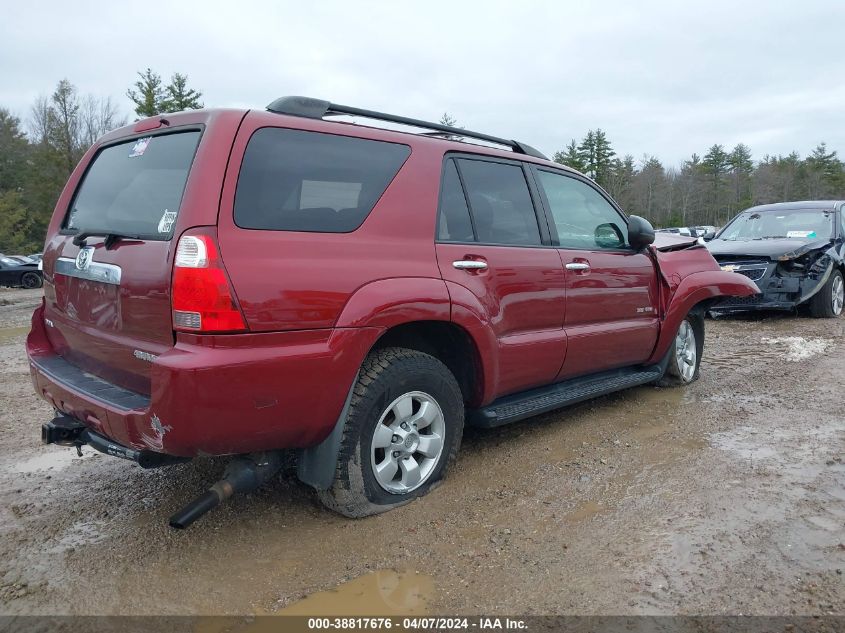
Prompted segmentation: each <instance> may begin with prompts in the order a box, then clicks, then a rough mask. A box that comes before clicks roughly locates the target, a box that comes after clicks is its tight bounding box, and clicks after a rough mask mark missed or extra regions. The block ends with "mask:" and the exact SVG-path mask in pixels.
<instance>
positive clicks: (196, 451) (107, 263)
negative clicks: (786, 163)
mask: <svg viewBox="0 0 845 633" xmlns="http://www.w3.org/2000/svg"><path fill="white" fill-rule="evenodd" d="M340 115H346V116H347V117H348V116H350V115H351V116H353V117H355V119H356V120H371V121H388V122H390V123H391V124H402V125H405V126H413V127H416V128H425V129H427V130H429V131H428V132H427V133H424V134H415V133H410V132H407V131H406V132H403V131H395V130H387V129H383V128H379V127H370V126H365V125H362V124H356V123H353V122H348V121H346V122H344V121H339V120H337V118H336V117H337V116H340ZM332 117H335V120H326V119H331V118H332ZM394 127H395V125H394ZM494 145H496V146H500V147H499V148H494V147H492V146H494ZM660 239H661V242H660V243H658V244H653V243H652V242H653V241H654V231H653V229H652V228H651V226H650V225H649V224H648V222H646V221H645V220H643V219H642V218H638V217H636V216H627V215H625V213H623V212H622V210H621V209H619V207H618V206H617V205H616V204H615V203H614V202H613V200H612V199H611V198H610V197H609V196H608V195H607V194H606V193H605V192H604V191H602V189H601V188H599V187H598V186H596V184H595V183H594V182H592V181H591V180H589V179H587V178H585V177H584V176H582V175H581V174H579V173H577V172H574V171H572V170H571V169H568V168H566V167H563V166H561V165H558V164H556V163H553V162H551V161H549V160H547V159H546V158H545V157H544V156H543V155H542V154H540V153H539V152H537V151H536V150H534V149H532V148H531V147H529V146H527V145H525V144H522V143H519V142H516V141H510V140H506V139H501V138H496V137H492V136H489V135H485V134H478V133H474V132H469V131H467V130H462V129H456V128H451V127H447V126H442V125H438V124H434V123H428V122H425V121H418V120H414V119H408V118H405V117H398V116H392V115H388V114H384V113H379V112H372V111H368V110H361V109H358V108H351V107H347V106H340V105H337V104H332V103H328V102H325V101H319V100H316V99H306V98H301V97H288V98H282V99H279V100H277V101H275V102H273V103H272V104H271V105H270V106H268V108H267V111H254V110H249V111H243V110H206V111H196V112H186V113H180V114H173V115H169V114H168V115H163V116H159V117H155V118H151V119H145V120H142V121H139V122H138V123H136V124H134V125H133V126H128V127H125V128H122V129H120V130H117V131H115V132H112V133H110V134H108V135H106V136H105V137H103V138H102V139H100V141H98V142H97V143H96V144H95V145H94V147H92V148H91V149H90V150H89V151H88V152H87V154H86V155H85V157H84V158H83V159H82V161H81V162H80V164H79V166H78V167H77V168H76V170H75V171H74V172H73V174H72V175H71V177H70V180H69V181H68V183H67V186H66V187H65V189H64V192H63V193H62V196H61V198H60V199H59V201H58V204H57V206H56V210H55V212H54V214H53V219H52V222H51V223H50V227H49V231H48V234H47V243H46V247H45V250H44V295H45V297H44V303H43V305H42V306H41V307H39V308H38V309H37V310H36V312H35V314H34V315H33V319H32V332H31V333H30V335H29V338H28V339H27V352H28V355H29V361H30V367H31V372H32V379H33V382H34V384H35V389H36V391H37V392H38V394H39V395H40V396H42V397H43V398H45V399H46V400H47V401H48V402H50V403H51V404H52V405H53V407H54V408H55V409H56V412H57V413H56V418H55V419H54V420H52V421H51V422H49V423H47V424H45V425H44V426H43V428H42V435H43V440H44V441H45V442H48V443H52V442H56V443H60V444H67V445H76V446H77V447H79V446H81V445H83V444H89V445H91V446H93V447H94V448H97V449H99V450H101V451H104V452H106V453H109V454H112V455H115V456H118V457H123V458H127V459H131V460H133V461H136V462H138V463H139V464H141V465H142V466H144V467H151V466H159V465H163V464H168V463H172V462H175V461H185V460H187V459H190V458H192V457H195V456H200V455H236V456H239V457H237V458H236V459H234V460H233V462H232V464H233V465H232V466H231V467H230V469H229V470H228V472H227V474H226V477H225V479H224V480H223V481H221V482H219V483H218V484H216V485H215V486H214V487H213V488H212V489H211V490H210V491H209V492H208V493H206V495H204V496H203V497H200V498H199V499H198V500H197V501H196V502H195V503H194V504H191V505H190V506H189V507H188V508H186V510H185V512H182V513H180V514H178V515H176V516H174V518H173V520H172V521H171V522H172V524H173V525H175V526H177V527H184V526H185V525H187V524H188V523H190V522H191V521H192V520H194V519H195V518H196V517H197V516H199V515H200V514H202V512H204V511H206V510H207V509H209V508H210V507H212V506H213V505H214V504H216V503H217V502H219V501H220V500H221V499H223V498H225V497H226V496H228V495H230V494H232V493H233V492H236V491H239V490H247V489H250V488H252V487H254V486H256V485H258V484H259V483H261V482H262V481H264V480H266V479H267V478H268V477H270V476H271V475H272V474H273V473H275V472H276V471H277V470H278V467H279V465H280V463H281V460H280V458H279V455H280V451H279V450H277V449H297V451H296V454H297V472H298V475H299V477H300V479H302V481H304V482H306V483H308V484H310V485H312V486H313V487H314V488H316V489H317V490H318V491H319V495H320V498H321V499H322V501H323V502H324V503H325V504H326V505H327V506H329V507H330V508H332V509H334V510H337V511H338V512H341V513H343V514H345V515H348V516H356V517H357V516H364V515H367V514H372V513H374V512H379V511H383V510H386V509H389V508H392V507H395V506H397V505H399V504H402V503H404V502H407V501H409V500H411V499H413V498H414V497H417V496H420V495H422V494H424V493H425V492H426V491H427V490H429V489H430V488H431V486H432V485H434V484H435V483H436V482H437V481H439V480H440V479H441V478H442V477H443V474H444V472H445V470H446V468H447V466H448V464H449V463H450V462H451V461H452V460H453V459H454V458H455V455H456V454H457V452H458V447H459V445H460V442H461V434H462V431H463V426H464V423H465V422H466V423H467V424H473V425H478V426H483V427H493V426H498V425H501V424H506V423H509V422H514V421H516V420H521V419H524V418H527V417H529V416H532V415H535V414H538V413H542V412H545V411H550V410H552V409H556V408H559V407H562V406H565V405H568V404H571V403H574V402H579V401H582V400H585V399H588V398H594V397H596V396H600V395H603V394H606V393H609V392H612V391H616V390H618V389H623V388H626V387H630V386H633V385H641V384H646V383H659V384H684V383H689V382H691V381H693V380H695V379H696V378H697V377H698V367H699V363H700V360H701V354H702V350H703V343H704V321H703V315H704V312H705V310H706V309H707V307H708V306H709V305H711V304H712V303H713V302H715V301H718V300H719V299H720V297H724V296H749V295H752V294H756V293H757V292H758V289H757V287H756V286H755V285H754V283H753V282H751V281H750V280H749V279H748V278H747V277H744V276H742V275H739V274H735V273H730V272H723V271H721V270H720V269H719V267H718V266H717V264H716V262H715V261H714V259H713V257H712V256H711V255H710V254H709V253H708V251H707V249H706V248H704V247H703V246H701V245H699V244H698V243H697V242H696V241H695V240H694V239H690V238H686V239H684V238H676V237H670V236H666V237H661V238H660Z"/></svg>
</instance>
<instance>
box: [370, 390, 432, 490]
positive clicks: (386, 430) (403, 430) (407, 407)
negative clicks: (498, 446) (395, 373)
mask: <svg viewBox="0 0 845 633" xmlns="http://www.w3.org/2000/svg"><path fill="white" fill-rule="evenodd" d="M445 436H446V420H445V418H444V417H443V411H442V410H441V409H440V405H438V404H437V401H436V400H435V399H434V398H432V397H431V396H430V395H428V394H427V393H423V392H422V391H411V392H408V393H405V394H402V395H401V396H399V397H398V398H396V400H394V401H393V402H391V403H390V405H388V407H387V409H386V410H385V411H384V413H382V415H381V417H380V418H379V421H378V423H377V424H376V428H375V431H374V433H373V441H372V448H371V449H370V462H371V464H372V468H373V475H374V476H375V478H376V481H377V482H378V484H379V486H381V487H382V488H384V489H385V490H387V491H388V492H391V493H393V494H406V493H408V492H411V491H413V490H416V489H417V488H419V487H420V486H421V485H422V484H423V483H425V481H426V480H427V479H428V478H429V477H430V476H431V474H432V473H433V472H434V469H435V468H436V466H437V464H438V462H439V461H440V457H441V455H442V454H443V445H444V438H445Z"/></svg>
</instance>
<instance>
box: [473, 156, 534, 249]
mask: <svg viewBox="0 0 845 633" xmlns="http://www.w3.org/2000/svg"><path fill="white" fill-rule="evenodd" d="M458 163H459V165H460V170H461V176H462V177H463V180H464V186H465V187H466V192H467V196H468V197H469V206H470V210H471V212H472V218H473V221H474V223H475V231H476V234H477V236H478V241H479V242H482V243H485V244H522V245H530V244H539V243H540V229H539V227H538V226H537V216H536V215H535V214H534V205H533V203H532V202H531V194H530V193H528V185H527V184H526V182H525V175H524V174H523V172H522V168H521V167H519V166H517V165H508V164H504V163H491V162H486V161H480V160H460V161H458Z"/></svg>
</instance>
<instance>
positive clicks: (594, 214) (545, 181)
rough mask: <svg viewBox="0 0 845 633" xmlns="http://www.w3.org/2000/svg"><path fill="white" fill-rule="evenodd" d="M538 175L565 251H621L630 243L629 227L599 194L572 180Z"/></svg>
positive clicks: (561, 176)
mask: <svg viewBox="0 0 845 633" xmlns="http://www.w3.org/2000/svg"><path fill="white" fill-rule="evenodd" d="M537 173H538V174H539V177H540V185H541V186H542V188H543V191H544V193H545V194H546V199H547V200H548V201H549V207H550V208H551V212H552V217H553V219H554V223H555V228H556V229H557V235H558V239H559V240H560V245H561V246H562V247H565V248H583V249H590V250H593V249H619V248H623V247H624V246H625V244H627V243H628V226H627V225H626V224H625V221H624V220H623V218H622V216H621V215H620V214H619V212H618V211H616V209H614V208H613V206H612V205H611V204H610V203H609V202H608V201H607V200H606V199H605V198H604V196H602V195H601V194H600V193H599V192H598V191H596V190H595V189H593V188H592V187H591V186H590V185H588V184H587V183H585V182H582V181H580V180H577V179H575V178H570V177H569V176H564V175H561V174H556V173H553V172H548V171H542V170H540V171H538V172H537Z"/></svg>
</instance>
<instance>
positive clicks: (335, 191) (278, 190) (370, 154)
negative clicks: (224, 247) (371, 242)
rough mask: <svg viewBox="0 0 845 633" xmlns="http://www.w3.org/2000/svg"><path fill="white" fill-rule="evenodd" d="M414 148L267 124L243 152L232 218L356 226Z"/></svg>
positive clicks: (277, 224)
mask: <svg viewBox="0 0 845 633" xmlns="http://www.w3.org/2000/svg"><path fill="white" fill-rule="evenodd" d="M410 153H411V150H410V148H409V147H408V146H407V145H399V144H397V143H385V142H382V141H372V140H367V139H361V138H353V137H349V136H337V135H334V134H322V133H319V132H304V131H302V130H289V129H283V128H262V129H260V130H258V131H256V132H255V134H253V135H252V138H251V139H250V140H249V144H248V145H247V148H246V152H245V154H244V158H243V163H242V165H241V171H240V175H239V176H238V187H237V191H236V192H235V224H237V225H238V226H239V227H241V228H245V229H265V230H275V231H312V232H320V233H348V232H350V231H354V230H355V229H357V228H358V227H359V226H361V224H362V223H363V222H364V220H365V219H366V217H367V215H369V213H370V211H372V209H373V207H374V206H375V204H376V202H378V199H379V198H380V197H381V195H382V194H383V193H384V191H385V189H387V186H388V185H389V184H390V181H391V180H393V178H394V177H395V176H396V174H397V173H398V172H399V168H400V167H402V164H403V163H404V162H405V160H406V159H407V158H408V156H409V155H410Z"/></svg>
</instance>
